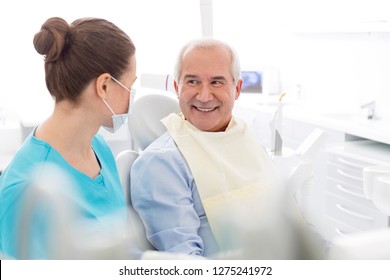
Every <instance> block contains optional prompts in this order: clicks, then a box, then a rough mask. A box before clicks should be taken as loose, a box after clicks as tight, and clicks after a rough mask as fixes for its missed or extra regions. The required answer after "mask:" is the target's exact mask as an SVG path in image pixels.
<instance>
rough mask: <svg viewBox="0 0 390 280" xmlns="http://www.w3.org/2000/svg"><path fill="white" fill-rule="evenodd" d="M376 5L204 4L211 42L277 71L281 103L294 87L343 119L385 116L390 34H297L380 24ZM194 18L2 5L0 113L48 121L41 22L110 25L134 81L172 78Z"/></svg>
mask: <svg viewBox="0 0 390 280" xmlns="http://www.w3.org/2000/svg"><path fill="white" fill-rule="evenodd" d="M385 4H386V1H384V0H362V1H352V0H337V1H336V0H327V1H325V0H317V1H315V0H313V1H309V0H295V1H293V0H291V1H290V0H240V1H238V0H213V10H214V16H213V17H214V36H215V37H216V38H219V39H223V40H225V41H228V42H230V43H231V44H232V45H233V46H234V47H235V48H236V49H237V51H238V53H239V55H240V57H241V61H242V65H243V68H255V67H272V68H276V69H280V73H281V78H282V90H284V91H286V92H287V94H290V95H292V94H293V93H294V92H295V90H296V87H295V85H296V84H299V85H301V87H302V96H304V97H305V99H306V100H309V101H313V102H316V103H320V104H321V105H322V107H329V108H332V109H335V108H337V107H339V108H341V109H344V108H346V109H348V110H357V109H358V107H359V106H358V105H359V103H361V102H363V101H365V100H368V99H371V98H373V99H376V100H377V101H378V102H377V103H378V107H379V108H378V109H379V112H380V113H381V114H389V113H388V112H387V104H389V103H390V102H389V99H390V97H389V96H390V94H389V93H390V88H389V87H390V85H389V84H390V83H388V82H387V80H388V79H387V77H390V55H389V50H390V48H389V45H390V32H389V33H368V32H354V33H340V32H335V33H327V32H306V33H305V32H300V31H302V30H303V31H305V30H309V31H313V30H321V28H323V27H324V26H325V29H326V28H328V27H329V26H330V29H332V30H333V31H340V30H338V29H342V28H345V26H348V24H350V23H351V22H355V23H356V22H359V21H363V22H364V21H367V22H370V21H371V22H375V21H376V20H379V21H385V20H387V19H388V18H389V17H390V13H387V11H388V10H387V9H386V5H385ZM32 11H34V12H32ZM199 11H200V9H199V0H186V1H183V0H165V1H161V0H142V1H141V0H131V1H126V4H125V2H124V1H121V0H111V1H109V2H107V1H103V0H83V1H80V0H68V1H60V0H57V1H56V0H52V1H50V0H36V1H29V0H19V1H6V2H4V3H3V5H2V17H0V25H1V26H2V44H0V61H1V65H2V67H1V68H0V75H1V78H2V89H1V91H0V111H4V113H5V114H7V115H9V116H14V117H23V118H24V119H25V118H26V117H25V116H27V118H30V119H31V118H33V119H34V118H36V119H42V118H44V117H45V116H47V115H48V114H49V113H50V111H51V108H52V101H51V98H50V96H49V94H48V93H47V92H46V87H45V82H44V73H43V59H42V57H41V56H40V55H38V54H37V53H36V52H35V50H34V47H33V44H32V38H33V36H34V34H35V33H36V32H37V31H38V30H39V28H40V26H41V24H42V23H43V22H44V20H46V19H47V18H48V17H51V16H61V17H64V18H65V19H66V20H68V21H72V20H74V19H76V18H79V17H84V16H97V17H104V18H107V19H109V20H112V21H113V22H114V23H116V24H117V25H118V26H119V27H121V28H122V29H124V30H125V31H126V32H127V33H128V34H129V35H130V36H131V37H132V39H133V40H134V42H135V44H136V46H137V59H138V75H140V74H141V73H142V72H155V73H167V72H171V71H172V69H173V63H174V60H175V58H176V54H177V51H178V49H179V48H180V46H181V45H182V44H183V43H184V42H185V41H187V40H189V39H191V38H194V37H199V36H201V24H200V12H199ZM387 14H388V15H387ZM346 29H348V28H346ZM352 29H353V28H352ZM363 29H364V28H363ZM297 31H298V32H297ZM388 31H390V28H388ZM324 104H328V106H323V105H324ZM38 107H39V108H38Z"/></svg>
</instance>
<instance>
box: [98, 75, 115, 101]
mask: <svg viewBox="0 0 390 280" xmlns="http://www.w3.org/2000/svg"><path fill="white" fill-rule="evenodd" d="M110 80H111V75H110V74H108V73H103V74H101V75H100V76H98V77H97V78H96V82H95V89H96V94H97V95H98V96H99V97H100V98H103V99H106V98H107V92H108V86H109V85H108V82H109V81H110Z"/></svg>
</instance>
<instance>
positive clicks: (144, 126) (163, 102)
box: [128, 92, 180, 150]
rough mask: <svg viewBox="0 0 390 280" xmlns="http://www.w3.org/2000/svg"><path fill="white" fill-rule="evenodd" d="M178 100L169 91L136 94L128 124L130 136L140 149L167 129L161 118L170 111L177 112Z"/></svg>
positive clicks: (178, 109) (178, 108)
mask: <svg viewBox="0 0 390 280" xmlns="http://www.w3.org/2000/svg"><path fill="white" fill-rule="evenodd" d="M179 112H180V107H179V101H178V100H177V98H176V96H174V95H173V94H171V93H168V92H164V93H150V94H143V95H139V96H137V98H136V99H135V100H134V104H133V108H132V112H131V114H130V115H129V119H128V126H129V130H130V136H131V138H132V140H133V141H134V143H135V144H136V146H137V147H138V148H139V149H140V150H144V149H145V148H146V147H147V146H149V144H150V143H152V142H153V141H154V140H155V139H157V138H158V137H159V136H161V135H162V134H163V133H164V132H165V131H166V130H167V129H166V128H165V126H164V125H163V124H162V123H161V119H163V118H164V117H166V116H168V115H169V114H171V113H179Z"/></svg>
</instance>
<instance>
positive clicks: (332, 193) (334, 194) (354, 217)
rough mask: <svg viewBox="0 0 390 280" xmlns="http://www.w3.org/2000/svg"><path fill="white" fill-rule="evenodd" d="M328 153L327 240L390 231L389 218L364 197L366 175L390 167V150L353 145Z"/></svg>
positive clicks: (375, 145) (370, 144)
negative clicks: (372, 168)
mask: <svg viewBox="0 0 390 280" xmlns="http://www.w3.org/2000/svg"><path fill="white" fill-rule="evenodd" d="M326 153H327V164H326V166H327V174H326V193H325V194H326V196H325V198H326V210H325V215H326V233H325V237H326V239H328V240H332V239H333V238H335V237H337V236H345V235H348V234H350V233H353V232H358V231H365V230H370V229H376V228H383V227H388V226H389V217H388V216H387V215H385V214H384V213H382V212H381V211H379V210H378V209H377V208H376V207H375V206H374V205H373V203H372V202H371V201H370V200H368V199H367V198H366V197H365V195H364V190H363V172H362V171H363V168H364V167H366V166H370V165H378V164H389V163H390V146H389V145H386V144H381V143H378V142H374V141H369V140H361V141H351V142H343V143H339V144H335V145H330V146H328V148H327V150H326Z"/></svg>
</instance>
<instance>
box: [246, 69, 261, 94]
mask: <svg viewBox="0 0 390 280" xmlns="http://www.w3.org/2000/svg"><path fill="white" fill-rule="evenodd" d="M241 78H242V88H241V92H244V93H263V72H260V71H242V72H241Z"/></svg>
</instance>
